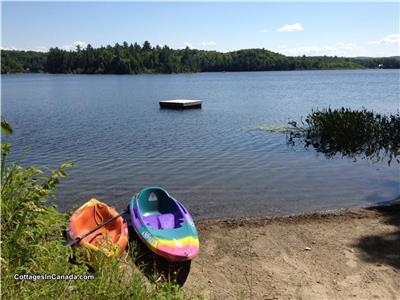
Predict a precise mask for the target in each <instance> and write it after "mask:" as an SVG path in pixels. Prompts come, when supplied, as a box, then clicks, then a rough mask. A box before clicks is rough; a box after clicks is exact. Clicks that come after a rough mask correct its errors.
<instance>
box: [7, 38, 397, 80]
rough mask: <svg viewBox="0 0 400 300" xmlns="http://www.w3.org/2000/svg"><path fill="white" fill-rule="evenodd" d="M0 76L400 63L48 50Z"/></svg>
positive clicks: (259, 52)
mask: <svg viewBox="0 0 400 300" xmlns="http://www.w3.org/2000/svg"><path fill="white" fill-rule="evenodd" d="M1 59H2V64H1V73H20V72H48V73H68V74H142V73H167V74H171V73H194V72H221V71H226V72H235V71H278V70H318V69H357V68H377V67H383V68H400V59H399V57H389V58H359V59H357V58H345V57H336V56H334V57H329V56H298V57H291V56H285V55H282V54H279V53H275V52H272V51H269V50H266V49H245V50H238V51H231V52H226V53H222V52H217V51H205V50H196V49H189V48H188V47H187V48H185V49H172V48H170V47H168V46H163V47H161V46H151V44H150V43H149V42H148V41H146V42H144V43H143V45H139V44H138V43H135V44H128V43H127V42H124V43H123V44H118V43H117V44H115V45H114V46H111V45H109V46H105V47H104V46H102V47H99V48H93V47H92V46H91V45H90V44H89V45H87V46H86V47H84V48H82V47H80V46H77V48H76V50H74V51H67V50H63V49H60V48H57V47H55V48H50V50H49V51H48V52H46V53H42V52H34V51H10V50H3V51H2V53H1Z"/></svg>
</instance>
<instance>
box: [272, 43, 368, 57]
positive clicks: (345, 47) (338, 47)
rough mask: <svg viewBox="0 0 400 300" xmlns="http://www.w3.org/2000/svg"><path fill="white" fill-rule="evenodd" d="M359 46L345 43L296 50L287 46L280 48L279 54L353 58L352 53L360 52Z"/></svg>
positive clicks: (297, 48)
mask: <svg viewBox="0 0 400 300" xmlns="http://www.w3.org/2000/svg"><path fill="white" fill-rule="evenodd" d="M360 49H362V48H360V47H359V46H357V45H356V44H355V43H343V42H338V43H336V44H334V45H328V46H303V47H295V48H287V47H285V46H283V47H280V49H279V50H278V52H281V53H283V54H286V55H290V56H300V55H309V56H321V55H328V56H335V55H336V56H351V52H352V51H355V50H360Z"/></svg>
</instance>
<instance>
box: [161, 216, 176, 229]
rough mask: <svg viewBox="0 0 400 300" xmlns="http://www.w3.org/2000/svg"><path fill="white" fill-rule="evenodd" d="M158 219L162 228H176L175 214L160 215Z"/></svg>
mask: <svg viewBox="0 0 400 300" xmlns="http://www.w3.org/2000/svg"><path fill="white" fill-rule="evenodd" d="M158 221H159V222H160V229H171V228H175V216H174V215H173V214H171V213H169V214H162V215H159V216H158Z"/></svg>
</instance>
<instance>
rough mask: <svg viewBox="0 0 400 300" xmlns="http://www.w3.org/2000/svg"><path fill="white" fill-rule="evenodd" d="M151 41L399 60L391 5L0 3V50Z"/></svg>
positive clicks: (395, 15)
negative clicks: (0, 17) (0, 10)
mask: <svg viewBox="0 0 400 300" xmlns="http://www.w3.org/2000/svg"><path fill="white" fill-rule="evenodd" d="M145 40H148V41H150V43H151V44H152V45H157V44H160V45H168V46H170V47H172V48H182V47H185V46H186V45H187V46H189V47H192V48H197V49H208V50H218V51H224V52H225V51H230V50H237V49H244V48H266V49H269V50H272V51H277V52H280V53H283V54H287V55H303V54H305V55H339V56H364V55H365V56H390V55H399V45H400V44H399V3H398V2H397V3H396V2H387V3H382V2H365V3H362V2H352V3H345V2H325V3H321V2H308V3H298V2H292V3H290V2H253V3H243V2H231V3H227V2H219V3H218V2H205V3H196V2H185V3H183V2H175V3H174V2H171V3H166V2H150V3H144V2H69V3H65V2H2V48H4V49H32V50H46V49H48V48H49V47H54V46H58V47H62V48H65V49H72V48H75V45H77V44H81V45H85V44H87V43H90V44H91V45H92V46H94V47H97V46H100V45H107V44H114V43H117V42H118V43H122V42H123V41H127V42H128V43H131V42H132V43H133V42H139V43H143V42H144V41H145Z"/></svg>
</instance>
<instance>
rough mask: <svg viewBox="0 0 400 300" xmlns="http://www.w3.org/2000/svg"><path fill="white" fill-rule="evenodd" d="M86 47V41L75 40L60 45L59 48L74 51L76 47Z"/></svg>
mask: <svg viewBox="0 0 400 300" xmlns="http://www.w3.org/2000/svg"><path fill="white" fill-rule="evenodd" d="M77 46H79V47H81V48H86V46H87V43H86V42H82V41H75V42H73V43H72V44H69V45H64V46H61V47H60V48H61V49H63V50H67V51H75V50H76V47H77Z"/></svg>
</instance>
